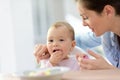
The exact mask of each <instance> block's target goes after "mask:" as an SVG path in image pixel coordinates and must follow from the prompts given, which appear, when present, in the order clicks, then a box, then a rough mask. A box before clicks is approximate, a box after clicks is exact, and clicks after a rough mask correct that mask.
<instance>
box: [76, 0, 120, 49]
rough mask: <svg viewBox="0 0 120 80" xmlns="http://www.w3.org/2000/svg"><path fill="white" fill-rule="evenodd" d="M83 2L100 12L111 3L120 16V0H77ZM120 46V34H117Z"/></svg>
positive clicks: (88, 7) (86, 6)
mask: <svg viewBox="0 0 120 80" xmlns="http://www.w3.org/2000/svg"><path fill="white" fill-rule="evenodd" d="M76 2H79V3H80V4H82V5H83V6H84V7H85V8H87V9H89V10H93V11H95V12H97V13H98V14H100V13H102V11H103V9H104V7H105V6H106V5H111V6H112V7H114V9H115V11H116V15H119V16H120V0H76ZM115 37H117V41H118V44H119V48H120V36H118V35H116V34H115Z"/></svg>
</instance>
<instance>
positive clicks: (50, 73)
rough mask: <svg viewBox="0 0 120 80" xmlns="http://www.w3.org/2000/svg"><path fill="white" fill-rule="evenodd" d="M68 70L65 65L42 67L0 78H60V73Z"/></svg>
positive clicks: (55, 79)
mask: <svg viewBox="0 0 120 80" xmlns="http://www.w3.org/2000/svg"><path fill="white" fill-rule="evenodd" d="M69 70H70V69H69V68H67V67H51V68H42V69H36V70H30V71H24V72H19V73H13V74H9V75H8V74H7V75H2V77H0V78H1V79H2V80H61V78H62V75H63V74H64V73H65V72H68V71H69ZM1 79H0V80H1Z"/></svg>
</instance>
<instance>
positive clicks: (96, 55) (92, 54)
mask: <svg viewBox="0 0 120 80" xmlns="http://www.w3.org/2000/svg"><path fill="white" fill-rule="evenodd" d="M87 52H88V54H90V55H91V56H93V57H94V58H96V59H98V58H100V57H101V56H100V55H99V54H97V53H95V52H93V51H92V50H87Z"/></svg>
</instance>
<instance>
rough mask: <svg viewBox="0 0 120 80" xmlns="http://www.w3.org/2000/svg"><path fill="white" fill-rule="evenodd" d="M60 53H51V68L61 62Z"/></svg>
mask: <svg viewBox="0 0 120 80" xmlns="http://www.w3.org/2000/svg"><path fill="white" fill-rule="evenodd" d="M62 55H63V54H62V52H61V51H56V52H54V53H52V55H51V57H50V60H49V61H50V63H51V64H52V65H53V66H56V65H57V64H58V63H59V62H60V61H61V60H62Z"/></svg>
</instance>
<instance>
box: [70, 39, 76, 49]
mask: <svg viewBox="0 0 120 80" xmlns="http://www.w3.org/2000/svg"><path fill="white" fill-rule="evenodd" d="M75 46H76V41H75V40H73V41H72V47H71V51H72V50H73V48H74V47H75Z"/></svg>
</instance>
